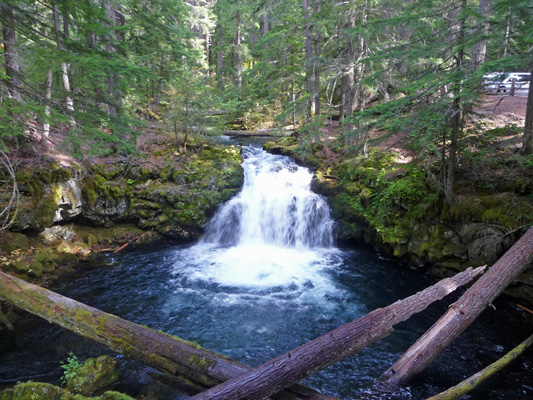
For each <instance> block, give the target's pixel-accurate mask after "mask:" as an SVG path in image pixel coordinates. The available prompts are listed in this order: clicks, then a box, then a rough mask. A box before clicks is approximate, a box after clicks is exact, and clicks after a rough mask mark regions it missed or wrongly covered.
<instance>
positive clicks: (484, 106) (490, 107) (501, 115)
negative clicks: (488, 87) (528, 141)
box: [324, 94, 527, 163]
mask: <svg viewBox="0 0 533 400" xmlns="http://www.w3.org/2000/svg"><path fill="white" fill-rule="evenodd" d="M526 105H527V94H525V95H524V94H521V95H517V96H501V95H485V97H484V98H483V99H482V102H481V103H480V105H478V106H477V107H475V108H474V110H473V111H474V113H473V115H472V116H471V122H481V121H483V123H484V124H483V125H484V127H485V128H487V129H491V128H499V127H504V126H507V125H516V126H517V127H522V126H524V123H525V118H526ZM339 131H340V130H339V123H338V121H333V123H332V124H330V125H328V126H327V127H326V128H325V129H324V136H325V137H326V138H327V139H326V141H327V142H331V141H333V140H335V139H336V137H337V136H338V134H339ZM408 135H409V132H397V133H394V134H390V133H388V132H374V133H372V134H371V136H370V138H369V140H370V141H371V142H372V146H373V147H377V148H378V149H381V150H384V151H392V152H394V153H396V154H397V155H398V158H397V162H398V163H408V162H410V161H412V160H413V157H414V156H415V154H413V153H412V152H411V151H409V150H407V149H405V147H404V146H405V144H406V142H407V140H408ZM332 161H333V160H332Z"/></svg>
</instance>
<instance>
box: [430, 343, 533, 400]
mask: <svg viewBox="0 0 533 400" xmlns="http://www.w3.org/2000/svg"><path fill="white" fill-rule="evenodd" d="M532 343H533V335H531V336H530V337H528V338H527V339H526V340H524V341H523V342H522V343H520V344H519V345H518V346H516V347H515V348H514V349H512V350H511V351H510V352H509V353H507V354H506V355H504V356H503V357H502V358H500V359H499V360H497V361H495V362H493V363H492V364H490V365H489V366H487V367H486V368H483V369H482V370H481V371H479V372H478V373H476V374H474V375H472V376H471V377H469V378H467V379H465V380H464V381H462V382H461V383H458V384H457V385H455V386H453V387H451V388H449V389H447V390H445V391H444V392H441V393H439V394H437V395H435V396H433V397H430V398H429V399H427V400H455V399H458V398H459V397H461V396H462V395H463V394H466V393H468V392H470V391H471V390H472V389H475V388H476V387H477V386H479V385H480V384H481V383H483V382H484V381H485V380H487V379H488V378H490V377H491V376H492V375H494V374H495V373H496V372H498V371H500V370H501V369H502V368H503V367H505V366H506V365H507V364H509V363H510V362H511V361H513V360H514V359H516V358H517V357H518V356H520V355H521V354H522V353H523V352H524V351H525V350H526V349H527V348H528V347H529V346H531V344H532Z"/></svg>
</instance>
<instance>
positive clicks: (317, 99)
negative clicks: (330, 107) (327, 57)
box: [313, 0, 322, 115]
mask: <svg viewBox="0 0 533 400" xmlns="http://www.w3.org/2000/svg"><path fill="white" fill-rule="evenodd" d="M320 11H321V4H320V0H316V14H317V15H319V16H320ZM315 28H316V29H315V55H314V59H315V61H314V62H313V68H314V72H315V88H314V89H315V90H314V94H313V96H314V98H315V100H314V102H315V114H316V115H320V68H321V67H320V62H319V59H320V56H321V51H320V46H321V41H322V38H321V36H320V27H319V26H316V27H315Z"/></svg>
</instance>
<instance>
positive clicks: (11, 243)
mask: <svg viewBox="0 0 533 400" xmlns="http://www.w3.org/2000/svg"><path fill="white" fill-rule="evenodd" d="M29 247H30V240H29V239H28V237H27V236H26V235H24V234H22V233H14V232H8V231H2V232H0V250H1V251H4V252H6V253H8V254H10V253H12V252H13V251H15V250H22V251H24V250H27V249H28V248H29Z"/></svg>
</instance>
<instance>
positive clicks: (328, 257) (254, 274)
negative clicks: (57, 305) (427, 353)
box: [0, 154, 533, 400]
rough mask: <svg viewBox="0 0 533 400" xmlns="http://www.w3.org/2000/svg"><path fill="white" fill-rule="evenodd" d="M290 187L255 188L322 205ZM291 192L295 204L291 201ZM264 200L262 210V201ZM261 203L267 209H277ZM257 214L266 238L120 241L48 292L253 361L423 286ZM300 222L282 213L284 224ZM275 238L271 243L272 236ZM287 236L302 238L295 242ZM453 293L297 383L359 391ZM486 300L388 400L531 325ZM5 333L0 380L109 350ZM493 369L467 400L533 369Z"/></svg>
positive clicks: (337, 392)
mask: <svg viewBox="0 0 533 400" xmlns="http://www.w3.org/2000/svg"><path fill="white" fill-rule="evenodd" d="M259 155H260V154H259ZM279 160H281V162H282V165H279V164H278V165H275V166H274V167H272V166H271V167H269V169H268V170H269V171H270V170H273V171H278V172H280V171H284V169H285V168H286V169H287V171H288V172H283V173H285V174H301V175H302V176H301V177H300V178H301V179H306V177H305V174H304V172H305V171H299V170H298V168H297V167H296V166H294V165H292V164H290V163H289V162H288V161H286V160H285V159H283V158H280V159H279ZM279 160H278V161H279ZM250 161H251V160H250ZM261 165H263V164H254V165H253V166H254V168H253V169H254V170H255V171H257V170H259V169H260V168H261ZM273 171H270V172H273ZM267 178H268V176H263V177H262V176H257V175H255V178H252V179H255V180H256V183H260V184H262V185H267V184H268V185H270V186H269V187H270V188H271V190H272V185H273V184H274V183H272V182H268V179H267ZM282 178H283V176H278V177H276V178H275V179H274V182H278V183H283V184H281V185H280V187H283V186H286V182H285V183H284V182H282V181H281V180H282ZM265 180H267V182H265ZM294 185H295V186H297V185H296V184H294ZM248 189H250V190H252V188H248ZM293 189H294V192H293V193H292V195H290V196H287V197H286V198H281V194H279V196H278V193H277V191H279V190H281V189H278V188H277V187H276V188H275V190H273V192H272V191H271V192H266V193H263V194H264V195H265V196H267V197H268V198H274V197H279V199H278V201H281V202H288V203H289V205H288V207H287V210H289V211H290V210H296V209H298V208H299V207H300V204H301V205H302V207H303V209H304V210H305V209H309V207H310V206H309V204H313V205H314V206H315V207H317V205H320V207H322V205H321V204H322V203H321V202H320V199H319V198H316V197H313V195H312V194H308V193H307V192H305V185H304V184H303V183H302V185H301V186H297V187H293ZM301 191H304V193H301ZM248 194H249V195H250V199H249V200H248V199H247V198H246V196H247V194H246V193H244V194H243V196H241V198H240V199H237V198H236V199H235V204H233V206H234V208H233V209H230V210H226V211H228V214H227V215H226V217H225V218H223V219H231V218H232V216H233V217H234V218H237V214H238V210H241V207H242V206H243V204H246V202H247V201H255V202H258V203H260V202H261V201H263V200H261V196H260V195H261V193H248ZM252 194H253V195H252ZM294 196H303V197H305V198H306V200H305V201H304V200H303V199H302V201H301V202H300V203H298V202H296V203H291V202H292V201H293V200H292V198H293V197H294ZM306 196H309V197H306ZM264 201H265V202H266V200H264ZM239 202H240V203H239ZM305 204H308V205H307V206H305ZM264 206H266V207H267V208H268V207H269V205H268V203H265V204H264ZM271 208H272V209H273V210H279V209H280V205H279V204H278V205H276V206H273V205H272V207H271ZM249 211H250V213H249V214H247V215H248V217H247V218H246V221H253V220H254V219H255V218H256V217H257V218H259V216H254V213H253V210H249ZM302 213H303V211H302ZM287 215H291V214H290V213H289V214H287ZM294 218H296V216H294ZM320 218H325V219H322V220H320ZM283 219H287V217H286V216H283V215H281V216H280V217H279V220H283ZM311 219H314V220H318V221H319V224H320V225H321V226H323V227H324V226H326V225H327V223H326V222H327V214H320V215H319V216H316V215H315V216H314V217H313V218H311ZM269 221H270V226H269V228H272V229H270V230H269V229H266V231H268V232H270V233H269V238H270V239H269V240H271V243H268V245H262V246H259V244H258V242H257V241H255V242H247V243H242V242H239V241H240V237H239V235H238V234H237V232H246V237H247V238H251V237H253V235H255V233H254V232H255V231H254V229H252V228H253V227H252V226H246V227H242V226H240V228H239V229H237V228H234V229H232V230H229V231H227V232H223V233H222V234H220V235H219V234H217V232H218V233H220V231H216V230H215V232H213V231H211V233H210V235H207V239H206V240H205V241H204V242H203V243H199V244H192V245H187V246H176V245H175V244H161V245H160V246H153V245H152V246H150V247H138V248H132V249H130V248H126V249H124V250H122V251H121V252H119V253H117V254H114V255H111V254H110V255H103V256H102V258H101V260H100V264H101V265H99V266H97V267H96V268H92V267H91V266H87V267H88V268H87V269H85V270H83V271H79V272H78V273H77V274H76V275H73V276H70V277H66V278H64V279H63V280H61V281H60V282H59V283H58V284H57V285H56V287H54V288H53V289H54V290H56V291H58V292H59V293H61V294H64V295H66V296H69V297H72V298H74V299H76V300H79V301H81V302H83V303H86V304H88V305H91V306H93V307H96V308H99V309H101V310H103V311H106V312H109V313H112V314H115V315H118V316H120V317H122V318H125V319H127V320H131V321H133V322H137V323H140V324H143V325H147V326H150V327H152V328H156V329H159V330H162V331H164V332H167V333H171V334H174V335H177V336H179V337H182V338H184V339H188V340H191V341H195V342H198V343H199V344H200V345H202V346H203V347H204V348H206V349H209V350H213V351H216V352H218V353H222V354H224V355H227V356H229V357H231V358H233V359H236V360H238V361H241V362H243V363H245V364H247V365H250V366H256V365H259V364H261V363H262V362H265V361H267V360H269V359H271V358H274V357H275V356H277V355H279V354H282V353H283V352H285V351H287V350H290V349H292V348H295V347H297V346H298V345H300V344H302V343H305V342H307V341H309V340H311V339H313V338H315V337H317V336H319V335H321V334H323V333H325V332H328V331H330V330H332V329H334V328H336V327H338V326H340V325H342V324H344V323H346V322H348V321H351V320H354V319H356V318H358V317H360V316H362V315H364V314H366V313H368V312H369V311H372V310H374V309H376V308H378V307H383V306H386V305H388V304H390V303H393V302H394V301H396V300H398V299H400V298H404V297H407V296H409V295H412V294H414V293H415V292H417V291H419V290H421V289H423V288H424V287H426V286H429V285H430V284H431V283H432V280H430V279H429V278H426V277H424V276H422V275H421V274H420V273H419V272H417V271H411V270H408V269H405V268H403V267H400V266H398V265H396V264H395V263H394V262H393V261H391V260H384V259H381V258H380V257H379V256H378V255H376V254H375V253H374V252H373V251H372V250H370V249H367V248H363V247H361V248H351V249H338V248H335V247H334V246H332V243H330V242H329V239H328V237H327V232H326V231H321V233H320V234H318V235H316V236H314V237H313V238H307V239H302V238H301V237H299V236H298V235H299V233H298V232H300V231H301V232H305V231H306V229H308V228H306V225H305V224H304V225H303V226H301V230H300V231H298V230H293V231H291V230H290V229H285V230H284V229H279V230H278V229H277V228H276V229H274V227H275V224H277V222H273V221H277V220H276V216H275V215H272V216H271V218H270V219H269ZM216 223H217V220H216V219H215V220H214V224H216ZM259 223H260V221H259ZM300 223H301V221H300V222H299V220H298V219H294V220H293V222H292V224H291V226H293V227H296V226H300V225H298V224H300ZM313 231H315V232H316V230H313ZM298 238H300V239H298ZM276 240H277V241H278V243H272V242H275V241H276ZM285 240H287V241H291V240H292V241H293V243H292V244H293V245H292V246H291V245H288V244H286V243H285V245H283V243H280V242H284V241H285ZM298 240H307V241H308V242H307V243H303V244H302V243H298ZM298 246H300V247H298ZM296 248H297V251H296V250H295V251H293V250H294V249H296ZM105 264H111V265H107V266H105ZM89 267H91V268H89ZM457 296H458V294H457V295H456V294H452V295H451V296H449V297H448V298H446V299H445V300H444V301H442V302H439V303H437V304H435V305H433V306H431V307H430V308H429V309H428V310H426V311H424V312H423V313H421V314H419V315H416V316H414V317H413V318H411V319H410V320H409V321H407V322H404V323H402V324H400V325H399V326H398V327H397V329H396V331H395V332H394V333H393V334H392V335H390V336H389V337H387V338H385V339H383V340H382V341H380V342H378V343H376V344H374V345H372V346H371V347H369V348H367V349H365V350H363V351H362V352H361V353H359V354H357V355H355V356H352V357H350V358H348V359H346V360H344V361H342V362H340V363H338V364H335V365H333V366H331V367H329V368H328V369H327V370H325V371H322V372H319V373H317V374H315V375H313V376H312V377H310V378H308V379H307V380H306V381H305V383H306V384H307V385H309V386H312V387H314V388H316V389H318V390H319V391H320V392H322V393H325V394H330V395H334V396H337V397H339V398H342V399H351V398H355V397H356V396H358V395H360V394H361V393H364V391H365V389H366V388H368V387H369V386H370V385H371V384H372V382H373V381H374V379H376V378H377V377H378V376H379V375H380V374H381V373H382V372H384V371H385V370H386V369H387V368H388V367H390V365H391V364H392V363H393V362H394V361H395V360H396V359H397V358H398V357H399V356H400V355H401V354H402V353H403V351H405V350H406V349H407V348H408V347H409V346H410V345H411V344H412V343H413V342H414V341H415V340H416V339H417V338H418V337H419V336H420V335H421V334H422V333H423V332H424V331H425V330H426V329H427V328H428V327H429V326H431V325H432V324H433V322H435V320H437V319H438V318H439V317H440V315H441V314H442V313H443V312H444V311H445V310H446V309H447V307H448V304H450V303H451V302H452V301H453V299H455V298H456V297H457ZM495 306H496V310H493V309H490V310H488V311H486V312H485V313H484V314H483V315H482V316H481V318H480V319H478V320H477V321H476V322H475V323H474V324H473V325H472V326H471V327H470V328H469V329H468V330H467V331H466V332H465V334H464V335H462V336H461V337H460V338H459V339H458V340H457V341H456V343H454V344H453V345H452V346H451V347H450V348H449V349H448V350H447V351H446V352H445V353H444V354H443V355H442V357H440V358H439V359H438V362H436V363H434V364H432V365H431V366H430V367H429V369H428V370H427V371H426V372H424V373H423V374H422V375H421V377H420V378H419V379H417V380H415V382H413V383H412V386H409V387H407V388H404V389H401V390H400V391H398V392H396V393H394V394H393V395H392V397H390V398H392V399H406V400H407V399H425V398H426V397H429V396H430V395H432V394H435V393H437V392H439V391H441V390H444V389H446V388H448V387H450V386H453V385H454V384H456V383H458V382H460V381H461V380H462V379H464V378H465V377H466V376H469V375H471V374H473V373H475V372H477V371H478V370H480V369H481V368H483V367H484V366H486V365H488V364H489V363H490V362H492V361H494V360H496V359H497V358H499V357H500V356H502V355H503V354H504V353H505V352H506V351H508V350H510V349H511V348H513V347H514V346H516V345H517V344H518V343H520V342H521V341H522V340H523V339H524V338H525V337H527V336H529V335H530V333H531V332H530V331H531V325H530V324H527V323H526V322H525V321H524V320H515V319H513V317H512V315H514V313H511V312H510V311H511V310H512V308H513V306H512V305H511V304H510V303H508V302H506V301H504V300H500V301H497V302H496V303H495ZM17 329H19V331H18V332H17V333H18V334H19V336H18V339H17V340H16V341H15V342H14V345H13V347H12V348H11V349H10V350H7V351H2V352H1V353H0V386H1V385H3V384H8V383H10V382H16V381H24V380H28V379H32V380H35V381H39V380H41V381H49V382H58V380H59V378H60V376H61V373H62V370H61V368H60V362H61V361H64V360H65V359H66V358H67V356H68V353H70V352H72V353H74V354H76V355H77V356H78V357H79V358H82V359H83V358H86V357H89V356H95V355H99V354H103V353H109V350H107V349H106V348H103V347H101V346H99V345H96V344H94V343H92V342H91V341H90V340H88V339H83V338H80V337H79V336H76V335H75V334H73V333H70V332H67V331H64V330H63V329H61V328H58V327H56V326H54V325H50V324H48V323H47V322H46V321H42V320H40V319H38V318H36V317H31V316H28V317H25V320H24V321H23V323H21V324H18V328H17ZM111 354H112V353H111ZM120 359H121V363H122V376H123V387H124V388H127V389H128V390H129V391H130V393H131V391H132V392H133V393H132V394H135V392H136V391H137V392H138V391H139V390H142V387H143V384H144V382H147V381H148V379H147V376H148V375H149V373H150V369H149V368H147V367H145V366H143V365H140V364H138V363H135V362H133V361H131V360H128V359H127V358H125V357H120ZM502 374H503V375H502V377H501V379H495V380H494V381H493V382H490V383H489V384H488V385H486V386H484V387H481V388H479V389H477V392H476V394H475V396H476V397H474V398H479V399H524V398H528V396H531V395H532V393H533V388H532V387H531V382H532V381H533V379H532V378H533V365H532V363H531V361H530V360H529V359H528V358H527V356H526V357H522V358H519V359H518V360H516V361H515V363H514V364H512V365H511V366H510V367H508V369H507V370H505V371H503V372H502ZM119 389H120V388H119ZM160 395H161V396H162V397H161V398H162V399H167V398H168V399H175V398H186V397H185V396H182V397H179V396H178V397H176V394H174V393H170V392H162V391H160ZM165 396H166V397H165Z"/></svg>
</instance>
